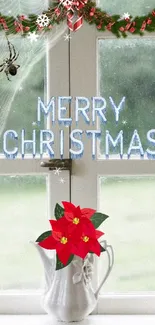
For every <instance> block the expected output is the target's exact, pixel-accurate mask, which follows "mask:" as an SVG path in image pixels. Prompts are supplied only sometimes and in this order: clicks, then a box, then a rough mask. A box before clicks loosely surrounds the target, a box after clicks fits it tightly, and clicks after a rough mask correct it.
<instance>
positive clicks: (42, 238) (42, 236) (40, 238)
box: [36, 230, 52, 243]
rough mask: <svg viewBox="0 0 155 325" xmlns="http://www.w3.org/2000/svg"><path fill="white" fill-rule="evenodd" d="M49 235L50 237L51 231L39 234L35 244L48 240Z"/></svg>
mask: <svg viewBox="0 0 155 325" xmlns="http://www.w3.org/2000/svg"><path fill="white" fill-rule="evenodd" d="M51 235H52V231H51V230H48V231H45V232H44V233H43V234H41V235H40V236H39V237H38V238H37V240H36V242H37V243H40V242H41V241H43V240H44V239H46V238H48V237H49V236H51Z"/></svg>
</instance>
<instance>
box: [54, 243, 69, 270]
mask: <svg viewBox="0 0 155 325" xmlns="http://www.w3.org/2000/svg"><path fill="white" fill-rule="evenodd" d="M56 250H57V254H58V257H59V260H60V261H61V262H62V263H63V265H66V264H67V262H68V260H69V258H70V255H71V248H70V244H65V245H64V244H61V243H58V245H57V247H56Z"/></svg>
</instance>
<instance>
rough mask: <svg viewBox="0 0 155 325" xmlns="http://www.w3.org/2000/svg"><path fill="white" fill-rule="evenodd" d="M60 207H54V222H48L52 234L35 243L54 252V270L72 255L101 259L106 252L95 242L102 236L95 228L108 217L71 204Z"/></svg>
mask: <svg viewBox="0 0 155 325" xmlns="http://www.w3.org/2000/svg"><path fill="white" fill-rule="evenodd" d="M62 204H63V207H61V206H60V205H59V204H58V203H57V204H56V206H55V210H54V214H55V219H56V220H49V222H50V224H51V227H52V230H50V231H46V232H44V233H43V234H41V235H40V236H39V237H38V238H37V240H36V242H37V243H38V245H39V246H41V247H43V248H45V249H48V250H56V270H59V269H61V268H63V267H65V266H67V265H68V264H69V263H71V261H72V259H73V257H74V255H76V256H79V257H81V258H82V259H84V258H85V257H86V256H87V254H88V253H92V254H93V253H94V254H96V255H97V256H100V254H101V253H102V252H103V251H105V249H104V248H103V247H102V246H101V244H100V243H99V241H98V240H99V238H100V237H101V236H102V235H104V233H103V232H102V231H100V230H97V228H98V227H99V226H100V225H101V224H102V222H103V221H105V220H106V219H107V218H108V216H107V215H106V214H103V213H100V212H96V210H94V209H90V208H84V209H81V208H80V206H77V207H76V206H75V205H74V204H72V203H70V202H62Z"/></svg>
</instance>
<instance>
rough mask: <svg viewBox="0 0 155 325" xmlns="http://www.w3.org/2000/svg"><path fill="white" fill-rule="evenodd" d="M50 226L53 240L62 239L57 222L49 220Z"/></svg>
mask: <svg viewBox="0 0 155 325" xmlns="http://www.w3.org/2000/svg"><path fill="white" fill-rule="evenodd" d="M50 224H51V226H52V230H53V231H52V236H53V238H54V239H55V240H57V241H58V240H60V238H61V237H62V230H61V228H60V227H59V224H58V221H57V220H50Z"/></svg>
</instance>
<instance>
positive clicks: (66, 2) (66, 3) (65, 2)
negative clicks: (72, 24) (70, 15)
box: [60, 0, 74, 9]
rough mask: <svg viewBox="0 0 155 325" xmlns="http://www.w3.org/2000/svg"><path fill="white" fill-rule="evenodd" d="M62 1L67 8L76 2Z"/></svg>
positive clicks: (70, 0)
mask: <svg viewBox="0 0 155 325" xmlns="http://www.w3.org/2000/svg"><path fill="white" fill-rule="evenodd" d="M60 2H61V4H62V5H63V6H64V7H65V8H67V9H69V8H71V7H72V6H73V3H74V1H72V0H61V1H60Z"/></svg>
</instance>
